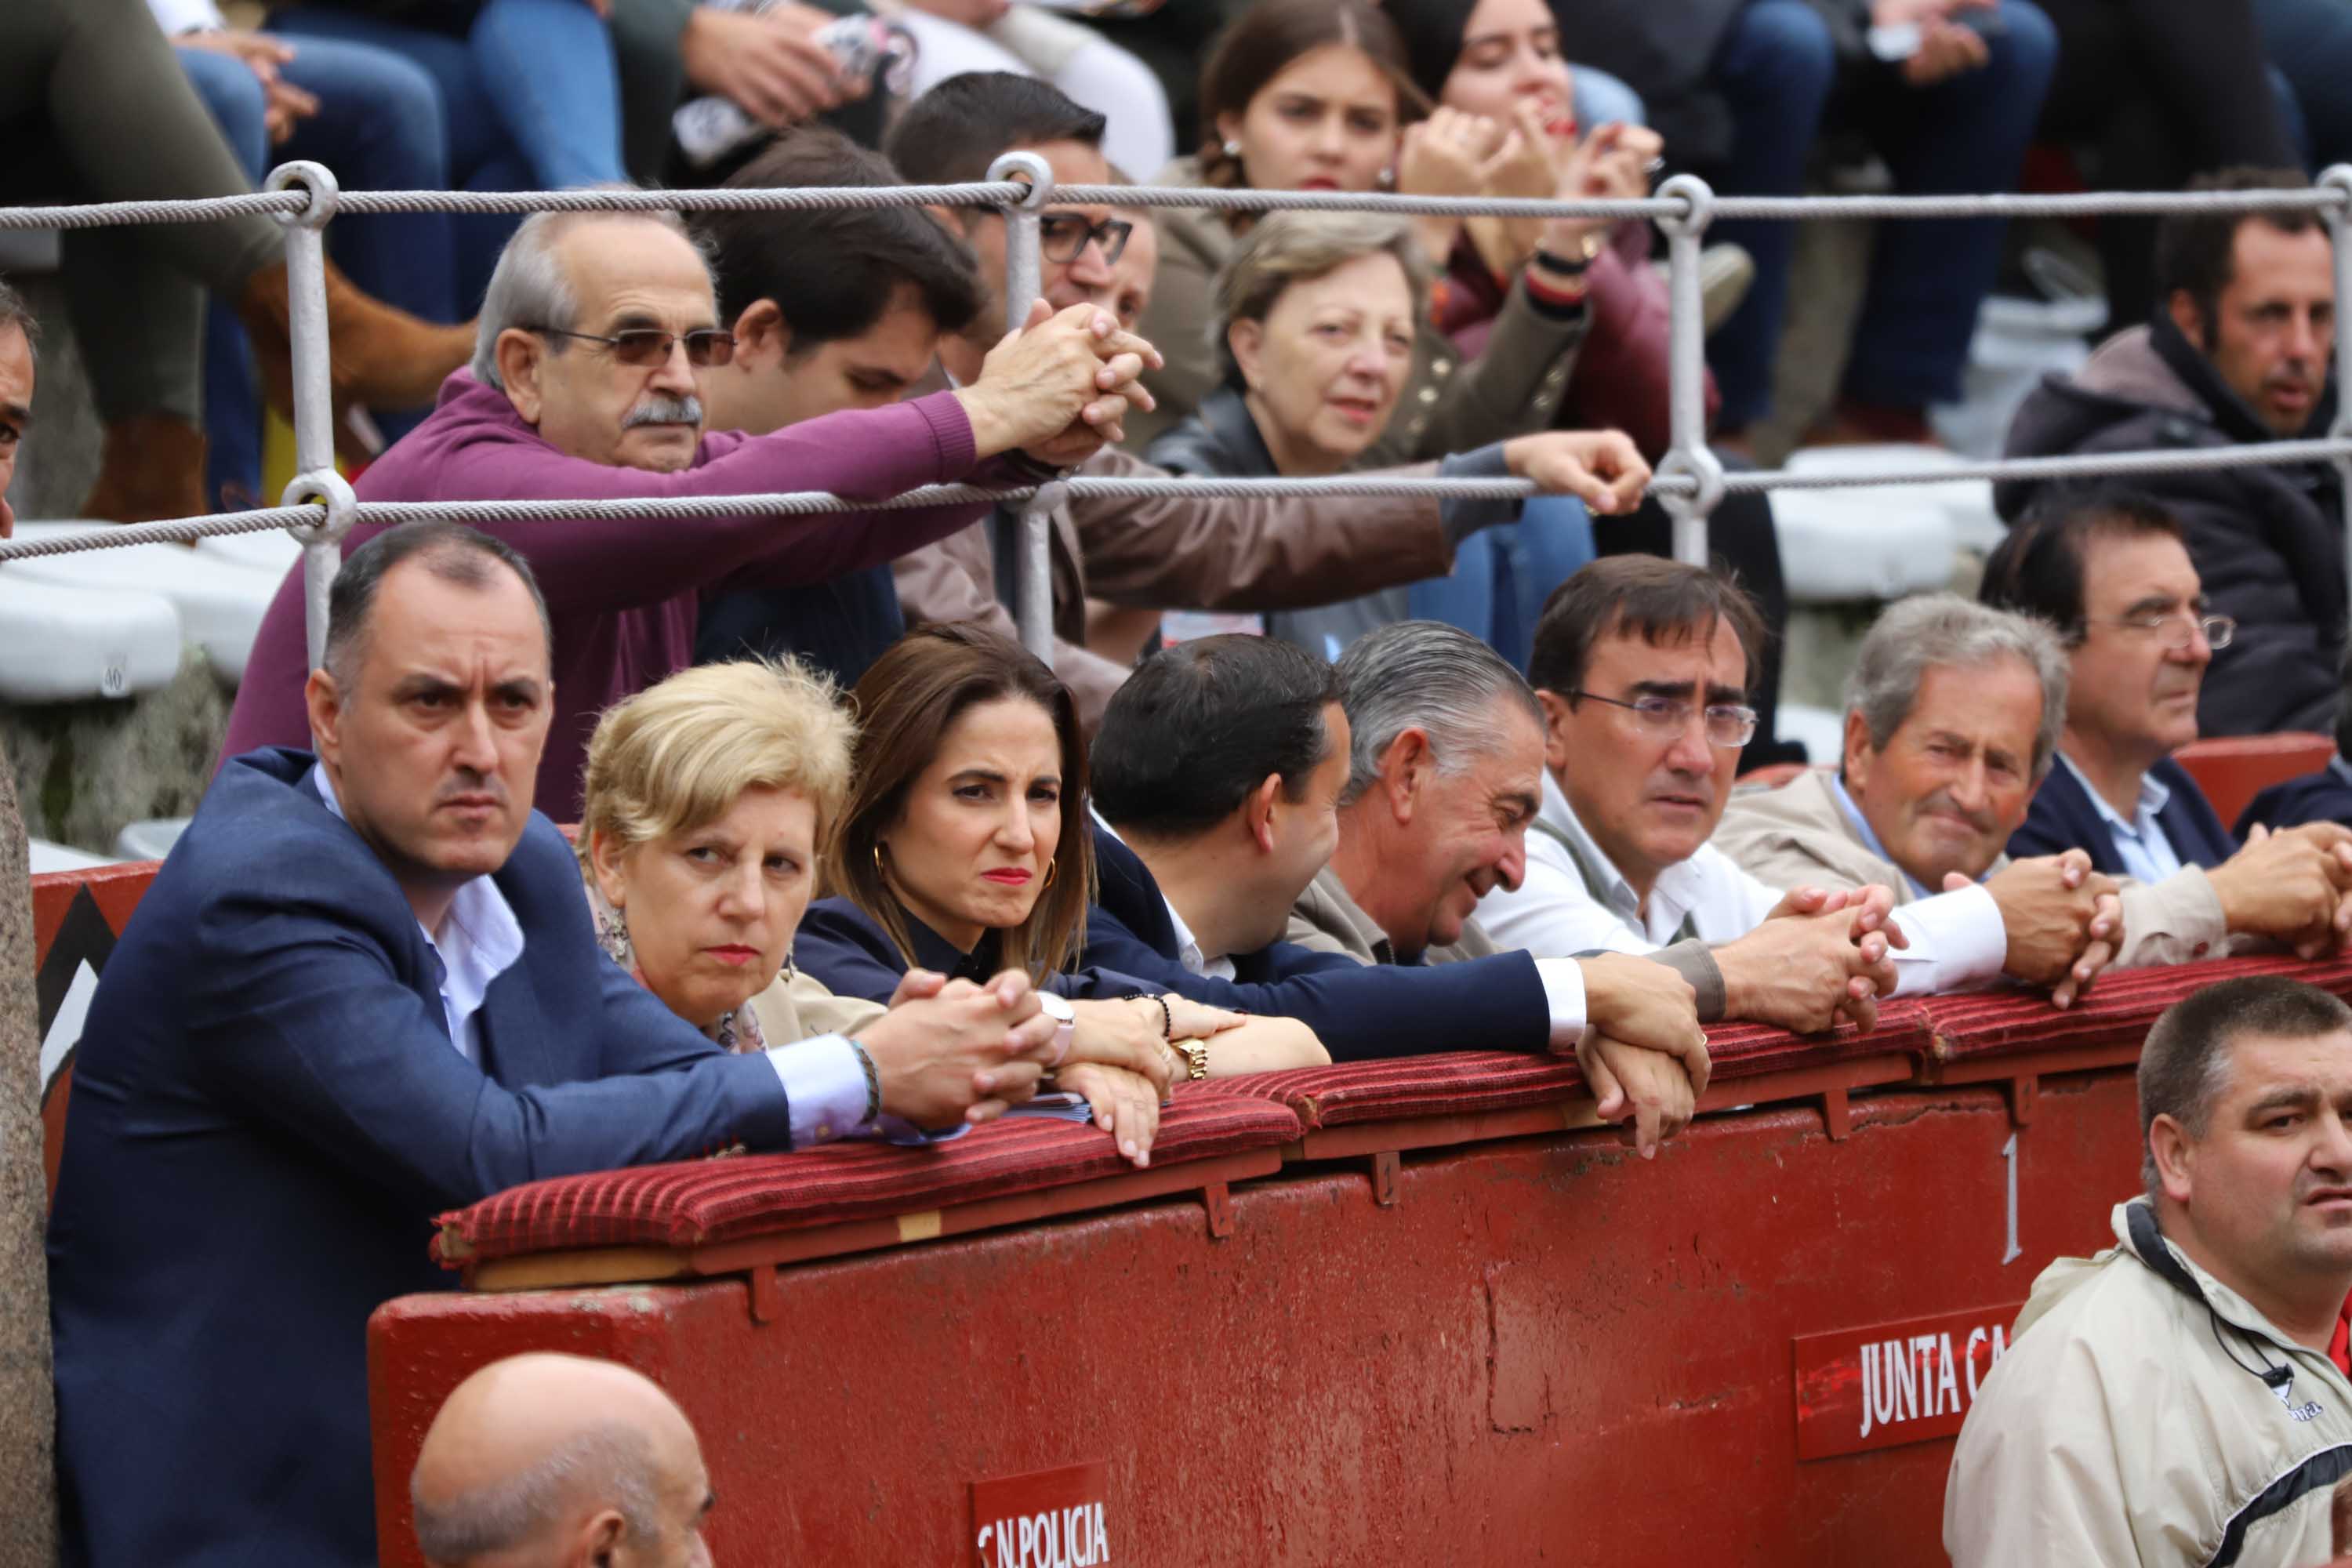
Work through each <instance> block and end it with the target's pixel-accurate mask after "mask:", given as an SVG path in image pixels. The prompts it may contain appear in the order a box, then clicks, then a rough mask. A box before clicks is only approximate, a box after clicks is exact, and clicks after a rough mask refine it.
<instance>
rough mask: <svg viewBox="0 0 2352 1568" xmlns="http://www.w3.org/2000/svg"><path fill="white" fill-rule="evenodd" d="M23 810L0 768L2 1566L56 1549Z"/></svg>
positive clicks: (35, 1015) (12, 1567)
mask: <svg viewBox="0 0 2352 1568" xmlns="http://www.w3.org/2000/svg"><path fill="white" fill-rule="evenodd" d="M27 855H28V852H27V850H26V844H25V820H24V814H23V813H22V812H20V811H19V810H18V809H17V806H16V785H15V784H14V783H13V782H12V781H11V780H10V777H9V770H8V769H7V768H5V767H0V1520H5V1521H8V1522H7V1527H6V1528H5V1529H0V1568H53V1564H55V1563H56V1562H57V1557H58V1530H57V1516H58V1485H57V1458H56V1453H55V1450H54V1447H53V1443H54V1440H55V1436H56V1425H57V1416H56V1406H55V1403H54V1398H53V1394H52V1391H51V1384H50V1381H49V1274H48V1264H47V1259H46V1258H45V1257H44V1255H43V1252H42V1248H41V1232H42V1228H43V1222H44V1220H45V1218H46V1215H47V1202H46V1194H45V1193H44V1190H43V1186H42V1180H41V1112H40V1084H39V1082H38V1081H37V1080H38V1079H39V1076H40V1060H41V1037H40V1015H39V1012H38V1011H37V1008H36V1007H35V1005H34V1001H33V896H32V877H31V868H30V865H29V862H28V858H27Z"/></svg>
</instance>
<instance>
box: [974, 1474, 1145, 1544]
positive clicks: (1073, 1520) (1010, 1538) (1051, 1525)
mask: <svg viewBox="0 0 2352 1568" xmlns="http://www.w3.org/2000/svg"><path fill="white" fill-rule="evenodd" d="M1109 1513H1110V1467H1109V1466H1108V1464H1104V1463H1100V1462H1097V1463H1095V1464H1090V1465H1069V1466H1066V1467H1064V1468H1061V1469H1058V1470H1039V1471H1037V1472H1036V1473H1035V1474H1034V1475H1026V1476H1007V1477H1004V1478H1003V1479H997V1480H987V1481H974V1482H972V1483H971V1528H972V1558H971V1560H972V1562H973V1563H975V1564H977V1565H978V1568H1097V1564H1101V1563H1112V1562H1116V1561H1117V1559H1116V1558H1114V1557H1113V1556H1112V1554H1111V1528H1110V1527H1111V1520H1110V1518H1109Z"/></svg>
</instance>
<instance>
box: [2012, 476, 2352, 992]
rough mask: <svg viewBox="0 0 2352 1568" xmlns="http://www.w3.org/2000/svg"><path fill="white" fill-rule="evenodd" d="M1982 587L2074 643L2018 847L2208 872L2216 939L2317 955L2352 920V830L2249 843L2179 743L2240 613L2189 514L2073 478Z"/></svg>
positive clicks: (2324, 828)
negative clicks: (2056, 722)
mask: <svg viewBox="0 0 2352 1568" xmlns="http://www.w3.org/2000/svg"><path fill="white" fill-rule="evenodd" d="M1982 597H1983V598H1984V600H1985V602H1986V603H1988V604H1991V605H1999V606H2000V607H2002V608H2006V609H2013V610H2018V611H2021V612H2023V613H2025V614H2028V615H2032V616H2039V617H2041V618H2042V620H2044V621H2047V622H2048V623H2050V624H2051V625H2052V626H2056V627H2057V628H2058V629H2059V632H2060V634H2061V636H2062V637H2063V639H2064V641H2065V644H2066V647H2067V655H2068V664H2069V679H2068V683H2067V697H2066V722H2065V727H2064V729H2063V731H2062V732H2061V734H2060V736H2059V742H2058V761H2057V765H2056V766H2055V767H2053V768H2052V769H2051V771H2050V774H2049V776H2048V777H2047V778H2046V779H2044V780H2043V781H2042V786H2041V788H2040V789H2039V790H2038V791H2037V792H2036V794H2035V795H2034V799H2033V804H2032V808H2031V809H2030V810H2029V811H2028V813H2027V814H2026V818H2025V823H2024V826H2021V827H2020V828H2019V829H2018V830H2017V832H2016V833H2015V835H2014V836H2013V837H2011V839H2010V844H2009V847H2010V853H2011V854H2012V855H2045V854H2051V853H2053V852H2055V851H2058V850H2061V849H2067V848H2075V847H2080V848H2082V849H2084V850H2086V851H2087V852H2088V853H2089V854H2090V856H2091V859H2092V863H2093V864H2094V865H2095V866H2096V867H2097V868H2098V869H2100V870H2101V871H2104V872H2105V873H2107V874H2108V875H2110V876H2116V877H2128V878H2130V879H2133V880H2134V881H2137V882H2140V883H2144V884H2147V885H2148V886H2151V887H2152V886H2155V885H2157V884H2158V883H2163V882H2168V881H2171V880H2173V879H2176V878H2193V877H2194V876H2195V875H2196V872H2197V868H2202V871H2203V876H2204V879H2205V881H2206V882H2207V884H2208V885H2209V886H2210V891H2211V896H2210V909H2209V910H2208V911H2207V912H2208V917H2209V918H2208V923H2209V925H2210V939H2209V940H2210V946H2211V950H2212V952H2213V953H2214V954H2215V955H2216V956H2218V955H2219V954H2220V953H2221V952H2222V951H2225V948H2226V942H2225V940H2224V939H2225V938H2234V937H2248V938H2263V939H2268V940H2270V941H2273V942H2283V943H2285V944H2287V945H2289V946H2292V947H2293V948H2294V949H2295V951H2297V952H2301V953H2303V954H2304V955H2305V956H2312V955H2315V954H2316V953H2319V952H2324V951H2326V950H2329V949H2332V948H2333V947H2335V946H2336V943H2337V942H2339V941H2340V940H2341V939H2342V935H2343V932H2344V931H2345V930H2346V928H2347V924H2352V900H2345V899H2344V898H2343V894H2344V892H2345V891H2346V890H2347V889H2352V831H2347V829H2345V828H2343V827H2340V826H2336V825H2334V824H2319V825H2314V826H2309V827H2305V828H2299V829H2296V830H2295V831H2294V832H2292V833H2285V834H2277V835H2267V836H2264V837H2258V838H2257V839H2255V840H2253V841H2252V842H2249V843H2248V844H2247V845H2245V846H2244V847H2240V846H2239V843H2238V841H2237V840H2236V839H2235V838H2234V837H2231V834H2230V831H2229V830H2228V829H2227V828H2225V827H2224V826H2221V820H2220V818H2219V817H2217V816H2215V815H2214V813H2213V808H2212V806H2211V805H2209V804H2208V803H2207V801H2206V799H2205V796H2204V795H2203V793H2202V792H2201V791H2200V790H2199V789H2198V787H2197V783H2196V781H2195V780H2194V779H2192V778H2190V777H2189V773H2188V771H2187V770H2186V769H2184V768H2182V767H2181V766H2180V764H2179V763H2176V762H2174V761H2173V760H2172V753H2173V752H2176V751H2178V750H2179V748H2180V747H2182V746H2184V745H2187V744H2188V743H2189V742H2191V741H2193V740H2195V739H2196V738H2197V703H2198V698H2199V696H2200V692H2201V691H2202V689H2203V686H2204V679H2205V672H2206V670H2207V668H2209V667H2210V665H2211V664H2212V662H2213V658H2214V657H2215V655H2216V654H2217V653H2222V652H2224V651H2225V650H2227V649H2228V647H2230V644H2231V638H2232V636H2233V634H2234V633H2235V631H2236V629H2237V628H2236V625H2235V623H2234V622H2232V621H2231V619H2230V618H2229V617H2228V616H2216V615H2212V614H2210V611H2209V610H2208V607H2207V605H2206V601H2205V594H2204V587H2203V584H2201V583H2200V580H2199V577H2198V574H2197V569H2196V567H2195V566H2194V565H2192V564H2191V563H2190V562H2189V550H2188V547H2187V545H2186V544H2185V543H2183V542H2182V537H2181V531H2180V525H2179V522H2178V521H2175V520H2174V518H2173V517H2172V516H2171V514H2170V513H2169V512H2168V511H2167V510H2165V509H2164V508H2163V507H2162V506H2161V505H2160V504H2158V503H2157V502H2156V501H2153V500H2148V499H2147V498H2145V497H2141V496H2137V495H2134V494H2132V493H2130V492H2128V491H2122V490H2114V489H2108V490H2100V491H2093V492H2088V493H2084V492H2069V493H2060V494H2058V495H2055V496H2053V497H2052V498H2050V500H2047V501H2045V502H2044V503H2043V504H2042V506H2041V507H2038V508H2037V509H2036V510H2034V511H2033V512H2032V513H2030V514H2029V515H2028V516H2026V517H2025V518H2023V519H2021V520H2020V521H2019V522H2018V524H2017V526H2016V527H2015V529H2013V530H2012V531H2011V533H2010V536H2009V537H2008V538H2007V539H2006V540H2004V541H2002V542H2001V545H2000V548H1999V549H1998V550H1996V551H1995V552H1993V555H1992V558H1991V560H1990V561H1989V562H1987V563H1986V565H1985V579H1984V586H1983V590H1982Z"/></svg>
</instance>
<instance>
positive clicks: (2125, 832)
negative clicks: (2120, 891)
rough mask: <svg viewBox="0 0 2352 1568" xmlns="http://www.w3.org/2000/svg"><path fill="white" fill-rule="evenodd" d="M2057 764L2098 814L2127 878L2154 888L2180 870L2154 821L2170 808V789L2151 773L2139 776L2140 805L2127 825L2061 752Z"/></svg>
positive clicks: (2174, 853) (2164, 834) (2167, 837)
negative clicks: (2071, 775) (2078, 787)
mask: <svg viewBox="0 0 2352 1568" xmlns="http://www.w3.org/2000/svg"><path fill="white" fill-rule="evenodd" d="M2058 763H2059V765H2060V766H2061V767H2063V768H2064V769H2065V770H2066V771H2067V772H2068V773H2073V774H2074V782H2075V783H2076V784H2081V785H2082V786H2083V793H2084V795H2089V796H2090V797H2091V809H2092V810H2093V811H2095V812H2097V813H2098V814H2099V820H2100V821H2101V822H2104V823H2105V824H2106V826H2107V837H2108V838H2109V839H2111V840H2113V841H2114V843H2115V847H2116V856H2117V858H2120V859H2121V860H2122V861H2123V867H2124V874H2125V875H2126V876H2127V877H2129V878H2131V879H2132V880H2134V881H2135V882H2141V883H2145V884H2146V885H2147V886H2148V887H2151V888H2153V887H2155V886H2156V885H2157V884H2158V882H2161V881H2163V880H2164V879H2166V878H2167V877H2169V876H2171V875H2172V874H2173V873H2174V872H2175V871H2178V870H2179V869H2180V855H2179V851H2178V850H2176V849H2174V848H2173V847H2172V836H2171V835H2170V834H2168V833H2167V832H2165V830H2164V824H2162V823H2160V822H2158V820H2157V819H2156V814H2157V813H2158V812H2159V811H2162V810H2163V809H2164V808H2165V807H2166V806H2167V805H2170V804H2171V801H2172V786H2171V785H2169V784H2166V783H2165V782H2164V781H2163V780H2162V779H2159V778H2157V777H2156V776H2155V775H2153V774H2151V773H2142V774H2141V775H2140V779H2139V801H2138V803H2137V806H2136V808H2135V809H2134V810H2133V812H2132V816H2131V820H2130V821H2128V822H2126V821H2125V820H2124V817H2123V814H2122V813H2120V812H2118V811H2117V810H2116V808H2115V807H2114V806H2112V805H2108V804H2107V797H2106V796H2105V795H2101V794H2100V793H2099V790H2098V786H2097V785H2096V784H2093V783H2092V782H2091V781H2090V780H2089V779H2088V778H2086V777H2084V773H2083V770H2082V769H2080V768H2078V767H2076V766H2075V765H2074V758H2072V757H2070V756H2068V755H2067V754H2066V753H2065V752H2059V753H2058Z"/></svg>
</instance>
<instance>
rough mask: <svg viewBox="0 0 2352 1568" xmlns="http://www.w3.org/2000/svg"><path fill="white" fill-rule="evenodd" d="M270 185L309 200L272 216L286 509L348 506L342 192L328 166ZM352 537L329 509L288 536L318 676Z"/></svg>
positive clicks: (346, 520)
mask: <svg viewBox="0 0 2352 1568" xmlns="http://www.w3.org/2000/svg"><path fill="white" fill-rule="evenodd" d="M264 184H265V185H266V188H268V189H269V190H273V191H283V190H289V189H292V188H295V187H298V186H299V187H300V188H302V189H304V190H307V191H308V192H309V193H310V205H308V206H306V207H304V208H303V209H302V210H301V211H300V212H299V213H279V214H276V215H274V216H276V217H277V218H278V222H279V223H280V224H282V225H284V226H285V228H286V315H287V321H286V335H287V339H288V342H289V343H290V344H291V345H292V346H291V349H290V351H289V352H290V353H291V355H292V358H293V362H294V363H293V373H294V374H293V382H294V480H293V482H292V483H291V484H289V485H288V486H287V487H286V498H285V502H284V504H286V505H289V506H291V505H295V504H297V503H298V502H300V501H303V500H330V499H331V498H332V497H333V495H334V488H333V487H340V489H341V495H342V496H343V497H346V498H348V497H350V496H351V493H352V492H351V487H350V486H349V485H347V484H345V483H344V482H343V479H342V476H341V475H340V474H338V473H336V472H335V398H334V378H333V374H332V372H331V369H330V353H331V349H330V345H329V343H328V342H327V243H326V229H327V224H328V222H329V220H330V219H331V218H332V217H333V216H335V204H336V201H337V198H338V197H339V196H340V195H341V187H339V186H338V185H337V184H335V176H334V175H333V174H331V173H330V172H329V171H328V170H327V169H326V167H325V166H324V165H322V164H319V163H280V164H279V165H278V167H276V168H275V169H272V170H270V171H269V178H268V180H267V181H266V182H264ZM330 481H331V484H330ZM350 529H351V518H350V514H349V512H348V510H346V512H345V513H344V515H343V518H342V527H341V529H336V528H333V527H332V526H331V520H330V523H329V524H327V525H321V526H317V527H301V528H291V529H289V530H287V531H288V532H289V533H291V534H293V535H294V537H295V538H296V539H299V540H300V541H301V542H302V609H303V616H302V622H303V629H304V631H305V632H306V633H307V634H308V643H307V646H308V647H309V648H310V665H309V668H312V669H316V668H319V666H320V664H321V663H323V662H324V661H325V659H326V656H327V593H328V590H329V589H331V587H333V586H334V582H335V574H336V573H337V572H339V571H341V569H342V564H343V534H344V533H346V532H348V531H350Z"/></svg>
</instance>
